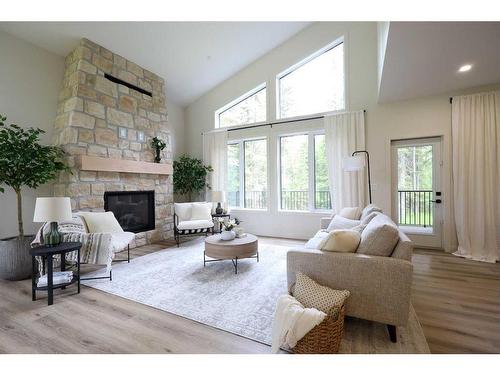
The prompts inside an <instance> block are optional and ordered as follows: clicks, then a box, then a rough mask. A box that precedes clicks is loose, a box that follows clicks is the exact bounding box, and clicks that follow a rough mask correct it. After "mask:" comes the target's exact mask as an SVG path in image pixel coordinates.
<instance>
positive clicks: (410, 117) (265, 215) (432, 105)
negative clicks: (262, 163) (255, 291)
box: [186, 22, 479, 251]
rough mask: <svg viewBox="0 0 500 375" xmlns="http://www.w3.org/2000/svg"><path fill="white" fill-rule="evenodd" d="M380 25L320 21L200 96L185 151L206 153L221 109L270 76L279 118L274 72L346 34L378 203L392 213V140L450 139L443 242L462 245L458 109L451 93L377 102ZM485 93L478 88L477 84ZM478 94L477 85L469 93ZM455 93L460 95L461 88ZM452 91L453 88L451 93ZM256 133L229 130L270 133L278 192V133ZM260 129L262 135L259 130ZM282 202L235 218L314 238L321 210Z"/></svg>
mask: <svg viewBox="0 0 500 375" xmlns="http://www.w3.org/2000/svg"><path fill="white" fill-rule="evenodd" d="M379 31H380V29H379V30H377V24H376V23H374V22H373V23H366V22H359V23H337V22H326V23H315V24H313V25H312V26H310V27H309V28H307V29H305V30H303V31H302V32H300V33H298V34H297V35H295V36H294V37H293V38H291V39H290V40H288V41H287V42H285V43H284V44H282V45H281V46H279V47H277V48H276V49H274V50H273V51H271V52H270V53H268V54H267V55H265V56H263V57H262V58H260V59H259V60H257V61H255V62H254V63H252V64H251V65H249V66H248V67H246V68H245V69H243V70H242V71H240V72H239V73H237V74H236V75H235V76H233V77H231V78H229V79H228V80H226V81H224V82H223V83H221V84H220V85H219V86H217V87H216V88H214V89H213V90H211V91H210V92H208V93H207V94H205V95H204V96H202V97H201V98H199V99H198V100H197V101H196V102H195V103H193V104H191V105H190V106H188V108H187V109H186V126H187V128H186V132H187V133H186V134H187V139H186V151H187V152H188V153H190V154H192V155H195V156H198V157H201V150H202V137H201V132H202V131H208V130H211V129H213V127H214V111H215V110H217V109H218V108H220V107H222V106H223V105H225V104H226V103H228V102H230V101H231V100H233V99H234V98H236V97H238V96H240V95H241V94H242V93H245V92H247V91H249V90H250V89H252V88H254V87H255V86H257V85H258V84H260V83H262V82H264V81H266V82H267V90H268V120H274V119H275V97H276V94H275V77H276V74H278V73H279V72H281V71H283V70H284V69H286V68H287V67H289V66H290V65H293V64H294V63H296V62H297V61H300V60H302V59H304V58H305V57H306V56H308V55H309V54H311V53H313V52H315V51H316V50H318V49H320V48H321V47H323V46H325V45H327V44H328V43H330V42H332V41H333V40H335V39H337V38H338V37H340V36H341V35H344V36H345V48H346V53H347V85H348V91H347V97H348V101H347V103H348V109H350V110H360V109H366V111H367V112H366V128H367V130H366V131H367V149H368V151H369V152H370V156H371V166H372V182H373V200H374V202H375V203H377V204H379V205H380V206H381V207H382V209H383V210H384V211H385V212H386V213H389V214H391V206H392V203H391V152H390V144H391V140H396V139H406V138H419V137H430V136H441V137H442V140H443V164H444V165H443V186H442V192H443V198H442V199H443V209H444V231H443V232H444V247H445V249H446V250H447V251H450V250H452V249H453V248H454V247H455V246H456V245H455V235H454V230H453V222H452V219H451V218H452V216H451V167H450V166H451V164H450V163H451V144H450V126H451V125H450V124H451V113H450V104H449V95H441V96H435V97H427V98H421V99H415V100H408V101H401V102H395V103H386V104H381V105H379V104H378V103H377V92H378V71H377V70H378V56H377V49H378V45H377V34H378V32H379ZM477 90H479V89H477ZM468 91H469V92H470V91H475V90H474V89H472V90H468ZM454 94H456V93H454ZM450 95H451V93H450ZM300 126H302V127H303V128H307V127H321V126H322V122H321V121H320V120H316V122H314V121H310V122H307V123H301V125H300ZM298 128H299V125H296V124H293V125H292V124H288V125H277V126H274V127H273V131H274V132H278V131H285V132H286V131H288V130H291V129H298ZM266 129H267V128H260V129H259V130H258V131H257V130H247V131H237V132H230V133H229V134H230V135H231V137H234V136H236V133H238V135H237V136H238V137H244V136H255V135H266V136H269V137H271V138H270V140H271V145H270V151H271V154H270V164H269V165H271V166H273V170H271V171H269V173H270V179H269V181H270V182H269V185H270V189H277V184H276V179H277V168H276V166H277V164H276V151H275V150H276V149H275V143H276V142H275V140H273V138H272V134H273V131H270V130H266ZM257 133H258V134H257ZM275 203H276V202H271V207H270V208H269V210H268V211H266V212H260V211H251V210H237V211H235V212H234V214H235V215H236V216H238V217H239V218H241V219H242V220H244V221H245V223H244V227H245V228H246V229H247V230H248V231H249V232H250V231H251V232H254V233H256V234H260V235H272V236H278V237H290V238H308V237H310V236H312V235H313V234H314V233H315V231H316V230H317V229H318V226H319V220H318V216H321V215H318V214H314V213H300V214H299V213H286V214H285V213H279V212H278V211H277V209H276V207H277V204H275Z"/></svg>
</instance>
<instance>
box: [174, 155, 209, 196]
mask: <svg viewBox="0 0 500 375" xmlns="http://www.w3.org/2000/svg"><path fill="white" fill-rule="evenodd" d="M212 171H213V169H212V167H211V166H210V165H204V164H203V162H202V161H201V160H200V159H196V158H192V157H190V156H188V155H182V156H181V157H180V158H179V160H175V161H174V193H175V194H180V195H187V198H188V201H190V202H191V200H192V198H193V193H194V194H198V193H200V192H201V191H203V190H204V189H205V188H208V189H210V185H209V184H208V183H207V175H208V172H212Z"/></svg>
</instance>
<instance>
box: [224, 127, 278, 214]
mask: <svg viewBox="0 0 500 375" xmlns="http://www.w3.org/2000/svg"><path fill="white" fill-rule="evenodd" d="M262 140H265V141H266V152H267V160H266V170H267V176H266V185H267V186H266V191H267V207H266V208H248V207H245V190H246V189H245V142H248V141H262ZM227 144H228V146H229V145H239V147H240V155H239V176H240V205H239V206H229V208H230V209H231V210H245V211H259V212H267V211H269V199H270V197H269V195H270V194H269V192H270V190H269V139H268V137H260V136H259V137H249V138H242V139H235V140H230V141H228V142H227Z"/></svg>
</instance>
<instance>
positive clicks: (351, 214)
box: [338, 207, 361, 220]
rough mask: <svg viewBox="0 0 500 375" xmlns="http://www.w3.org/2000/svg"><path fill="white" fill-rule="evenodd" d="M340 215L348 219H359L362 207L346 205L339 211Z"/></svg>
mask: <svg viewBox="0 0 500 375" xmlns="http://www.w3.org/2000/svg"><path fill="white" fill-rule="evenodd" d="M338 215H339V216H342V217H345V218H346V219H351V220H359V217H360V216H361V208H359V207H344V208H343V209H341V210H340V212H339V213H338Z"/></svg>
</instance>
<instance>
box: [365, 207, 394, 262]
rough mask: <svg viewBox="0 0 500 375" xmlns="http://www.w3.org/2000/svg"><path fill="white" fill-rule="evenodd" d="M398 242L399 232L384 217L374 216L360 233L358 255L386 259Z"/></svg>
mask: <svg viewBox="0 0 500 375" xmlns="http://www.w3.org/2000/svg"><path fill="white" fill-rule="evenodd" d="M398 241H399V230H398V228H397V227H396V224H394V223H393V222H392V221H391V219H389V218H388V217H387V216H385V215H380V214H379V215H377V216H375V217H374V218H373V219H372V220H371V221H370V223H369V224H368V225H367V226H366V228H365V229H364V230H363V232H362V233H361V242H360V244H359V247H358V251H357V252H358V253H359V254H365V255H377V256H385V257H388V256H390V255H391V254H392V252H393V250H394V247H395V246H396V244H397V243H398Z"/></svg>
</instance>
